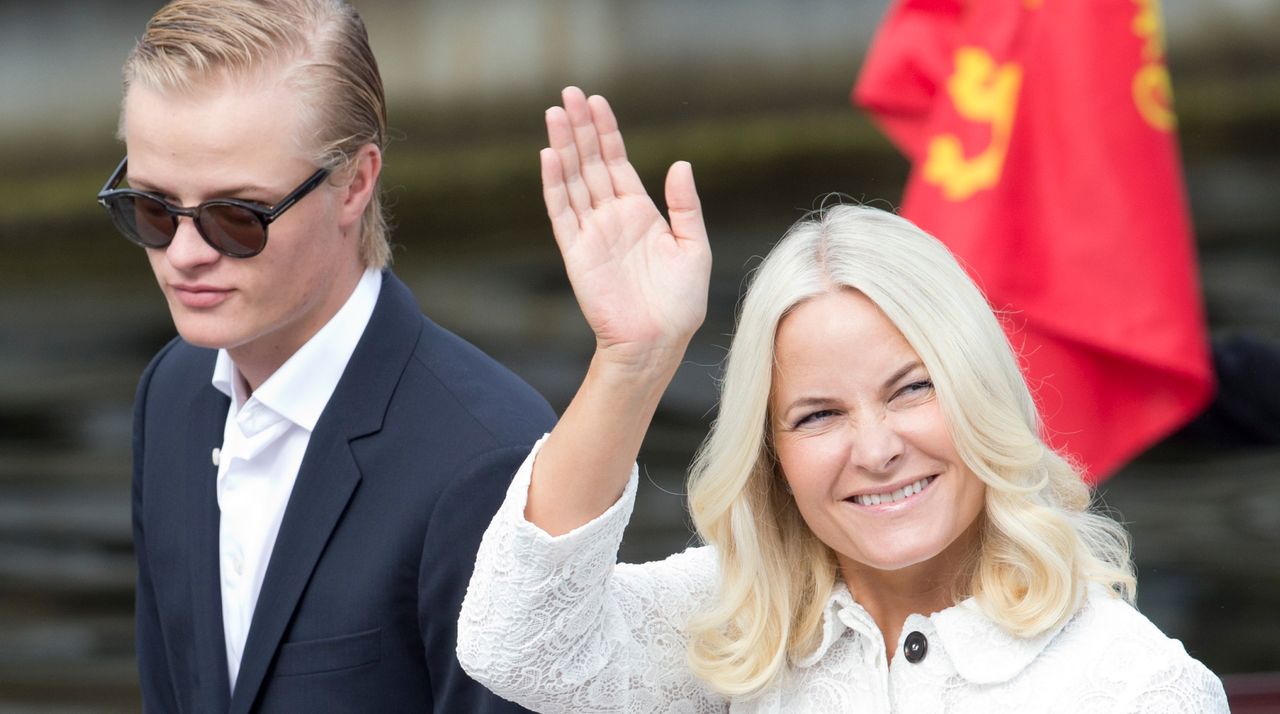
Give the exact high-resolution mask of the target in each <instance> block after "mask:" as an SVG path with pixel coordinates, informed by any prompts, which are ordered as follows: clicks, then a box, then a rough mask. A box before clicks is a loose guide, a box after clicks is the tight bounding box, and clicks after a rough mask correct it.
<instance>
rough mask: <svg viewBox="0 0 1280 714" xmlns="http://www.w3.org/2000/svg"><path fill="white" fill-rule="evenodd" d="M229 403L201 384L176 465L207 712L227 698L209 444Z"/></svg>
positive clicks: (200, 695)
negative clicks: (181, 487) (188, 435)
mask: <svg viewBox="0 0 1280 714" xmlns="http://www.w3.org/2000/svg"><path fill="white" fill-rule="evenodd" d="M229 406H230V402H229V400H228V399H227V397H226V396H225V395H223V394H222V393H221V392H219V391H218V390H216V389H214V388H213V386H211V385H208V384H206V385H205V386H204V388H202V389H201V390H200V392H199V393H198V394H197V395H196V397H195V399H194V400H193V404H192V406H191V408H190V409H189V410H188V411H187V412H186V413H187V414H189V415H190V418H191V420H192V421H191V434H192V436H193V438H192V439H191V441H192V442H193V443H192V446H191V448H188V449H186V450H185V454H184V459H185V463H183V464H180V465H179V467H178V468H179V470H178V473H180V474H183V483H184V484H185V488H186V499H185V501H186V506H185V507H186V523H187V524H188V528H187V530H186V533H187V552H188V553H189V554H190V557H189V558H188V565H189V568H190V573H191V605H192V607H191V613H192V615H191V628H192V633H193V635H194V639H195V642H193V643H192V644H193V646H194V649H195V666H196V668H195V671H196V679H197V681H196V687H197V689H198V690H199V691H198V692H197V694H196V699H197V700H198V701H201V702H207V703H208V704H209V705H210V706H211V711H226V708H227V703H228V702H229V700H230V698H231V680H230V677H229V676H228V674H227V646H226V639H225V636H224V635H225V633H224V629H223V625H222V582H221V578H222V576H221V571H220V570H219V567H218V560H219V550H218V527H219V519H220V513H219V510H218V487H217V482H218V467H217V466H215V465H214V464H213V459H212V456H213V455H212V453H211V451H212V448H213V447H214V446H216V445H218V444H221V443H222V432H223V429H224V427H225V425H226V420H227V408H228V407H229Z"/></svg>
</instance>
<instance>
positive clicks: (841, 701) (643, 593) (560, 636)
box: [458, 447, 1227, 714]
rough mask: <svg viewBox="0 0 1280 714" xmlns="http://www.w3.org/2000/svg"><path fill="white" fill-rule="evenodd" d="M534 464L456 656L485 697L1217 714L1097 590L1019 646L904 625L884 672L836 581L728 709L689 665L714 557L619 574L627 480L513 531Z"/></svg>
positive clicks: (1210, 693) (472, 600) (935, 626)
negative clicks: (810, 646)
mask: <svg viewBox="0 0 1280 714" xmlns="http://www.w3.org/2000/svg"><path fill="white" fill-rule="evenodd" d="M537 448H538V447H535V449H534V452H533V454H536V453H537ZM533 454H530V457H529V459H527V460H526V461H525V463H524V465H523V466H522V467H521V468H520V471H519V472H518V473H517V474H516V477H515V479H514V481H513V482H512V484H511V489H510V490H509V491H508V492H507V497H506V501H504V502H503V504H502V507H501V509H500V510H499V511H498V513H497V515H496V516H495V517H494V519H493V522H492V524H490V526H489V530H488V531H487V532H486V533H485V535H484V541H483V542H482V544H481V546H480V551H479V555H478V557H477V560H476V568H475V573H474V575H472V577H471V584H470V586H469V587H468V589H467V597H466V601H465V602H464V603H463V605H462V616H461V619H460V620H459V622H458V658H459V659H460V660H461V662H462V666H463V668H464V669H466V671H467V672H468V673H469V674H471V676H472V677H474V678H475V679H477V680H478V681H480V682H481V683H483V684H484V685H485V686H487V687H489V688H490V689H492V690H493V691H494V692H496V693H498V694H499V695H501V696H503V697H506V698H508V699H511V700H513V701H515V702H518V703H520V704H522V705H523V706H525V707H528V708H530V709H533V710H535V711H539V712H573V713H575V714H577V713H587V712H619V713H621V712H627V713H628V714H630V713H636V714H639V713H640V712H671V713H672V714H710V713H712V712H786V713H787V714H793V713H801V712H824V713H825V712H859V713H861V712H912V713H914V712H949V713H956V714H959V713H962V712H972V713H974V714H978V713H981V714H990V713H991V712H1014V711H1017V712H1061V713H1062V714H1084V713H1088V712H1099V713H1101V712H1107V713H1112V712H1126V713H1128V712H1134V713H1136V712H1150V713H1152V714H1155V713H1157V712H1158V713H1160V714H1168V713H1170V712H1196V713H1197V714H1200V713H1202V712H1227V703H1226V697H1225V695H1224V694H1223V690H1222V684H1221V683H1220V682H1219V681H1218V679H1217V677H1215V676H1214V675H1213V673H1211V672H1210V671H1209V670H1208V669H1206V668H1205V667H1204V665H1202V664H1200V663H1199V662H1197V661H1196V660H1194V659H1192V658H1191V657H1190V656H1188V655H1187V653H1186V651H1185V650H1184V649H1183V647H1182V645H1181V643H1179V642H1178V641H1177V640H1171V639H1169V638H1167V637H1165V636H1164V635H1162V634H1161V633H1160V631H1159V630H1157V629H1156V627H1155V626H1154V625H1152V624H1151V623H1150V622H1149V621H1148V620H1147V619H1146V618H1145V617H1143V616H1142V615H1140V614H1139V613H1138V612H1137V611H1136V610H1134V609H1133V608H1132V607H1130V606H1129V605H1128V604H1126V603H1125V602H1123V601H1121V600H1117V599H1115V598H1112V597H1109V596H1108V595H1107V594H1106V592H1105V591H1103V590H1101V589H1098V590H1095V591H1092V592H1091V593H1090V597H1089V598H1088V600H1087V603H1086V604H1085V606H1084V607H1083V608H1082V609H1081V610H1080V611H1079V612H1078V613H1077V614H1076V615H1075V616H1074V617H1072V618H1071V620H1070V621H1068V622H1067V623H1066V625H1065V626H1063V627H1062V628H1060V629H1058V630H1054V631H1052V632H1048V633H1045V634H1043V635H1041V636H1039V637H1036V638H1034V639H1029V640H1024V639H1018V638H1015V637H1011V636H1010V635H1008V634H1006V633H1005V632H1004V631H1003V630H1001V629H1000V628H999V627H998V626H996V625H995V624H994V623H992V622H991V621H990V620H988V619H987V618H986V617H984V616H983V615H982V614H981V612H979V610H978V609H977V608H976V607H975V606H974V605H973V603H972V602H971V601H966V602H963V603H961V604H959V605H956V606H955V607H951V608H948V609H946V610H943V611H942V612H939V613H935V614H934V615H932V616H930V617H924V616H921V615H912V616H910V617H908V618H907V621H906V624H905V625H904V626H903V628H902V639H901V640H900V641H899V642H898V645H897V652H898V654H897V656H895V657H894V658H893V662H892V663H891V664H890V663H887V662H886V661H885V655H884V646H883V644H882V638H881V634H880V631H879V629H878V628H877V627H876V625H875V623H874V621H872V619H871V617H870V616H869V615H868V614H867V612H866V610H864V609H863V608H862V607H861V606H859V605H858V603H857V602H855V601H854V600H853V598H852V597H851V596H850V594H849V591H848V590H847V589H846V588H845V587H844V586H843V585H838V586H837V588H836V590H835V592H834V593H833V595H832V596H831V600H830V601H829V602H828V603H827V609H826V620H825V622H826V624H825V629H824V632H823V639H822V643H821V645H820V646H819V647H818V648H817V650H815V651H814V653H813V654H812V655H810V656H809V657H808V658H806V659H805V660H804V661H802V662H799V663H797V664H796V666H794V667H793V668H792V669H791V671H790V672H789V673H788V675H787V677H786V678H785V681H784V682H783V683H782V684H781V685H780V686H777V687H775V688H772V689H770V690H768V691H766V692H764V693H763V694H760V695H758V696H756V697H754V698H751V699H732V700H730V699H726V698H725V697H724V696H723V695H719V694H717V693H715V692H713V691H711V690H710V689H708V688H707V687H706V686H705V685H703V684H702V683H701V682H700V681H698V680H697V679H696V678H695V677H694V676H693V675H692V673H691V672H690V671H689V668H688V666H687V665H686V664H685V650H686V644H687V642H688V638H687V636H686V633H685V629H684V623H685V621H686V618H688V617H689V615H690V614H692V613H693V612H695V611H697V610H698V609H699V607H700V606H701V605H702V603H704V602H705V601H706V600H707V599H709V598H711V597H714V593H715V588H716V582H717V571H718V566H717V562H716V554H715V552H714V550H713V549H712V548H710V547H701V548H691V549H689V550H687V551H685V552H683V553H680V554H678V555H674V556H672V557H670V558H668V559H666V560H663V561H660V562H654V563H646V564H644V565H615V561H616V559H617V552H618V544H619V542H620V541H621V539H622V531H623V529H624V528H625V526H626V523H627V520H628V518H629V517H630V515H631V508H632V506H633V504H634V501H635V492H636V483H637V477H636V474H635V472H634V471H633V472H632V476H631V481H630V483H628V485H627V488H626V491H625V492H624V493H623V496H622V498H621V499H619V501H618V502H617V503H616V504H614V506H613V507H612V508H610V509H609V510H608V511H607V512H605V513H604V514H603V515H601V516H600V517H599V518H597V519H596V520H594V521H592V522H590V523H588V524H586V525H585V526H583V527H581V528H579V529H577V530H575V531H573V532H572V533H568V534H566V535H564V536H560V537H556V538H553V537H551V536H549V535H547V534H546V533H544V532H543V531H541V530H540V529H538V528H537V527H536V526H534V525H532V524H530V523H529V522H527V521H526V520H525V519H524V507H525V501H526V498H527V494H528V489H529V476H530V472H531V468H532V463H533ZM912 633H920V634H919V635H915V636H913V635H912ZM920 636H923V637H924V640H925V642H926V650H925V653H924V657H923V658H922V659H920V660H919V661H918V662H915V663H912V662H910V661H908V659H907V657H906V656H904V655H903V654H902V651H903V644H904V641H905V640H906V639H907V638H908V637H913V638H914V639H915V640H916V641H918V639H919V637H920Z"/></svg>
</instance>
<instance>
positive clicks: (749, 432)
mask: <svg viewBox="0 0 1280 714" xmlns="http://www.w3.org/2000/svg"><path fill="white" fill-rule="evenodd" d="M840 290H855V291H858V292H860V293H862V294H863V295H864V296H866V297H867V298H868V299H869V300H871V301H872V302H873V303H875V304H876V306H877V307H879V308H880V310H881V312H883V313H884V315H885V316H886V317H887V318H888V319H889V321H890V322H892V323H893V324H894V326H895V327H897V329H898V331H899V332H901V333H902V336H903V337H904V338H905V339H906V340H907V342H908V343H909V344H910V345H911V347H912V348H913V349H914V350H915V352H916V354H918V355H919V357H920V360H921V362H923V363H924V366H925V369H926V370H927V371H928V373H929V378H930V379H931V380H932V381H933V383H934V387H935V392H936V394H937V399H938V401H939V404H940V406H941V408H942V412H943V414H944V415H945V418H946V421H947V427H948V430H949V432H950V435H951V438H952V440H953V441H954V442H955V446H956V450H957V452H958V453H959V454H960V457H961V459H962V460H963V461H964V464H965V466H967V467H968V468H969V470H970V471H972V472H973V473H974V475H975V476H977V477H978V478H979V479H981V480H982V481H983V483H985V484H986V486H987V488H986V496H985V502H984V506H983V510H982V514H981V515H980V516H979V519H980V524H981V528H980V533H981V537H980V538H979V546H978V547H977V549H976V550H977V552H975V553H973V554H972V556H973V557H972V560H971V563H970V567H968V568H967V569H965V570H964V571H963V573H962V575H961V577H960V578H959V581H958V582H955V583H953V584H952V585H953V589H954V595H955V597H956V599H957V600H959V599H960V598H962V597H968V596H972V597H973V598H974V599H975V601H976V603H977V605H978V606H979V607H980V608H982V611H983V612H984V613H985V614H986V615H987V616H988V617H990V618H991V619H992V620H993V621H995V622H996V623H998V624H999V625H1000V626H1002V627H1003V628H1004V629H1005V630H1006V631H1007V632H1009V633H1010V634H1012V635H1015V636H1019V637H1031V636H1034V635H1036V634H1039V633H1042V632H1044V631H1046V630H1049V629H1050V628H1052V627H1054V626H1055V625H1057V624H1059V623H1062V622H1064V621H1065V620H1066V619H1067V618H1069V617H1070V616H1071V615H1072V614H1073V613H1074V612H1075V611H1076V610H1077V609H1078V607H1079V606H1080V604H1081V602H1082V599H1083V597H1084V592H1085V589H1086V585H1087V584H1088V583H1091V582H1093V583H1100V584H1102V585H1103V586H1105V587H1107V588H1109V589H1111V590H1112V591H1113V592H1115V593H1116V594H1117V596H1121V597H1125V598H1127V599H1129V600H1130V601H1132V597H1133V593H1134V575H1133V566H1132V563H1131V561H1130V558H1129V542H1128V537H1127V534H1126V533H1125V532H1124V529H1123V528H1122V527H1121V526H1120V525H1119V524H1117V523H1116V522H1115V521H1113V520H1111V519H1110V518H1107V517H1106V516H1103V515H1100V514H1097V513H1094V512H1091V511H1090V494H1089V492H1088V489H1087V487H1086V486H1085V484H1084V482H1083V481H1082V480H1081V478H1080V476H1079V474H1078V473H1077V472H1076V470H1075V469H1074V468H1073V467H1072V465H1071V464H1070V463H1069V462H1067V461H1066V460H1065V459H1063V458H1062V457H1061V456H1059V455H1058V454H1056V453H1054V451H1053V450H1052V449H1050V448H1049V447H1048V446H1047V445H1046V444H1045V443H1044V441H1043V440H1042V438H1041V436H1040V420H1039V416H1038V413H1037V411H1036V407H1035V403H1034V402H1033V401H1032V398H1031V393H1030V391H1029V390H1028V389H1027V385H1026V382H1025V381H1024V380H1023V378H1022V375H1021V373H1020V372H1019V370H1018V365H1017V361H1016V360H1015V358H1014V354H1013V350H1012V349H1011V348H1010V346H1009V342H1008V340H1007V339H1006V338H1005V336H1004V333H1003V331H1002V330H1001V329H1000V325H999V323H998V321H997V320H996V317H995V315H994V314H993V313H992V311H991V308H990V307H989V306H988V304H987V302H986V299H985V298H984V297H983V296H982V293H981V292H979V290H978V288H977V287H976V286H975V285H974V284H973V282H972V281H971V280H970V279H969V277H968V276H967V275H966V274H965V272H964V270H963V269H961V267H960V265H959V264H958V263H957V262H956V260H955V258H953V257H952V255H951V253H950V252H949V251H948V250H947V249H946V248H945V247H944V246H943V245H942V244H941V243H939V242H938V241H937V240H935V239H934V238H932V237H930V236H929V235H927V234H926V233H924V232H923V231H921V230H920V229H919V228H917V227H916V226H914V225H912V224H911V223H910V222H909V221H907V220H906V219H903V218H901V217H899V216H895V215H893V214H891V213H887V212H885V211H880V210H876V209H872V208H864V207H859V206H834V207H831V208H827V209H825V210H822V211H818V212H815V213H814V214H812V215H810V216H808V217H806V218H805V219H803V220H801V221H800V222H798V223H797V224H795V225H794V226H792V228H791V230H790V231H788V232H787V235H786V236H785V237H783V239H782V240H781V241H780V242H779V243H778V245H777V246H775V247H774V248H773V250H772V251H770V252H769V256H768V257H767V258H765V260H764V262H763V263H761V265H760V268H759V269H758V270H757V271H756V273H755V275H754V278H753V280H752V283H751V286H750V288H749V289H748V290H747V293H746V296H745V297H744V298H743V302H742V309H741V314H740V316H739V319H738V329H737V334H736V335H734V338H733V345H732V347H731V348H730V349H729V356H728V360H727V364H726V367H725V375H724V381H723V383H722V385H721V398H720V407H719V411H718V414H717V417H716V420H715V423H714V425H713V426H712V428H711V433H710V434H709V435H708V436H707V439H706V441H705V442H703V445H702V448H701V449H700V450H699V452H698V455H697V457H696V459H695V461H694V465H693V469H692V473H691V475H690V484H689V508H690V511H691V513H692V516H693V521H694V525H695V526H696V527H697V529H698V533H699V535H701V537H702V538H703V540H704V541H706V542H707V543H709V544H711V545H714V546H716V549H717V551H718V553H719V557H720V590H719V593H718V595H717V597H716V598H715V599H714V601H713V602H711V603H710V604H709V605H708V606H707V607H706V609H705V610H703V611H702V612H700V613H698V614H697V615H696V616H695V617H694V619H693V621H692V623H691V625H690V635H691V637H690V649H689V664H690V666H691V668H692V669H693V671H694V672H695V673H696V674H697V675H699V676H700V677H701V678H702V679H703V680H704V681H706V682H707V683H708V684H710V685H711V686H712V687H713V688H715V689H716V690H717V691H720V692H722V693H725V694H727V695H730V696H748V695H751V694H754V693H758V692H759V691H761V690H762V689H764V688H765V687H767V686H769V685H770V684H771V683H773V682H774V681H775V680H776V679H777V678H778V677H779V676H781V675H782V674H783V673H784V672H786V670H787V669H788V667H789V666H790V665H792V664H794V663H796V662H797V661H799V660H802V659H804V658H805V657H806V656H807V655H809V654H810V653H811V652H812V651H813V650H814V648H815V647H816V646H817V644H818V642H819V641H820V639H821V634H822V633H821V628H822V623H823V614H824V609H825V607H826V604H827V600H828V599H829V597H830V595H831V592H832V588H833V586H834V584H835V580H836V578H837V577H838V568H837V566H836V563H835V557H834V554H833V553H832V552H831V549H830V548H828V547H827V546H826V544H824V543H823V542H822V541H821V540H819V539H818V537H817V536H816V535H814V533H813V531H812V530H810V529H809V527H808V525H807V524H806V523H805V521H804V519H803V517H802V516H801V515H800V511H799V509H798V508H797V506H796V504H795V499H794V498H793V497H792V496H791V495H790V494H789V493H788V492H787V489H786V485H785V481H784V477H783V474H782V473H781V469H780V467H779V464H778V461H777V458H776V455H775V454H774V453H773V448H772V439H771V427H770V424H771V417H770V413H769V396H770V390H771V388H772V379H773V369H774V347H775V339H776V335H777V330H778V324H779V323H780V322H781V321H782V320H783V318H785V317H786V315H787V314H788V313H790V311H791V310H793V309H795V307H796V306H797V305H800V304H802V303H804V302H806V301H808V300H810V299H812V298H814V297H817V296H819V295H824V294H827V293H830V292H833V291H840ZM848 357H849V359H850V360H856V359H858V356H857V355H856V354H855V355H849V356H848ZM854 595H855V596H856V595H857V593H856V592H855V593H854Z"/></svg>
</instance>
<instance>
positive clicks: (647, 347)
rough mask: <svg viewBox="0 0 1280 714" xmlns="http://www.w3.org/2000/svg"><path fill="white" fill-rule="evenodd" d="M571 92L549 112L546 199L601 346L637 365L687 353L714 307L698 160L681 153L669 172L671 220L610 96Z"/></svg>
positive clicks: (575, 285) (581, 301)
mask: <svg viewBox="0 0 1280 714" xmlns="http://www.w3.org/2000/svg"><path fill="white" fill-rule="evenodd" d="M564 99H565V107H564V109H563V110H561V109H560V108H558V107H557V108H553V109H551V110H548V112H547V135H548V138H549V140H550V144H551V146H550V148H547V149H544V150H543V152H542V154H541V157H542V183H543V198H544V199H545V201H546V204H547V215H548V217H549V218H550V219H551V225H552V229H553V232H554V233H555V237H556V243H557V244H558V245H559V247H560V252H561V254H562V255H563V257H564V262H565V269H566V271H567V272H568V274H569V282H570V283H571V284H572V286H573V291H574V295H575V296H576V297H577V299H578V305H579V307H580V308H581V309H582V313H583V315H584V316H585V317H586V319H587V323H588V324H589V325H590V326H591V329H592V331H593V332H594V333H595V336H596V346H597V353H598V354H605V355H608V356H618V357H620V358H621V359H622V360H623V361H624V362H627V363H632V364H645V363H647V362H648V361H649V359H650V358H651V357H658V358H664V357H669V356H670V355H672V354H674V355H675V356H676V357H677V358H678V357H679V355H681V354H683V350H684V346H685V345H686V344H687V343H688V340H689V338H690V337H691V336H692V335H693V332H694V331H695V330H696V329H697V328H698V326H699V325H700V324H701V323H702V319H703V317H704V315H705V314H706V305H707V285H708V281H709V278H710V272H711V251H710V248H709V246H708V243H707V235H706V228H705V226H704V225H703V221H702V209H701V207H700V205H699V202H698V193H697V190H696V189H695V188H694V184H693V172H692V169H691V168H690V166H689V164H688V163H686V162H677V163H675V164H674V165H672V167H671V170H670V171H669V172H668V174H667V181H666V198H667V205H668V206H669V207H670V218H671V222H670V223H668V222H667V221H666V220H664V219H663V216H662V214H661V213H660V212H659V211H658V208H657V206H655V205H654V203H653V200H652V199H651V198H650V197H649V195H648V193H646V192H645V190H644V186H643V185H642V184H641V182H640V178H639V176H638V175H637V174H636V172H635V169H634V168H633V167H632V166H631V163H630V162H629V161H627V157H626V151H625V149H624V147H623V143H622V134H621V133H620V132H619V131H618V127H617V122H616V120H615V119H614V116H613V111H612V110H611V109H610V108H609V105H608V103H607V102H606V101H604V99H603V98H602V97H592V98H591V100H587V99H586V97H585V96H584V95H583V94H582V93H581V91H579V90H577V89H575V88H569V89H567V90H565V94H564ZM662 361H664V362H665V361H669V360H666V359H663V360H662Z"/></svg>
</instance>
